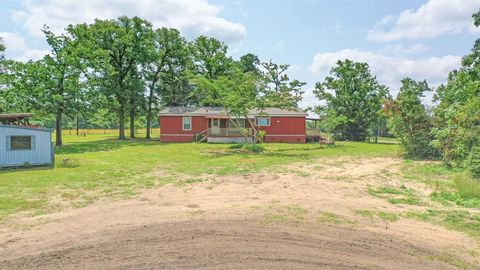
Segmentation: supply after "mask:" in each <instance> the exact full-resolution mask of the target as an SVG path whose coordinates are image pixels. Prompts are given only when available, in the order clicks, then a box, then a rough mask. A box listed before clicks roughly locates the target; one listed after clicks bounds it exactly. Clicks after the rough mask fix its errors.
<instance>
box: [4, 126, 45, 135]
mask: <svg viewBox="0 0 480 270" xmlns="http://www.w3.org/2000/svg"><path fill="white" fill-rule="evenodd" d="M0 128H16V129H27V130H34V131H41V132H50V133H52V132H53V130H52V129H44V128H33V127H23V126H14V125H0Z"/></svg>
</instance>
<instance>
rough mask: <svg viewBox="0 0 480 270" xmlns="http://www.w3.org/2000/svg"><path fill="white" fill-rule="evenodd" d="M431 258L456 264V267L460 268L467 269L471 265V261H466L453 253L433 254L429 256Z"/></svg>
mask: <svg viewBox="0 0 480 270" xmlns="http://www.w3.org/2000/svg"><path fill="white" fill-rule="evenodd" d="M428 258H429V259H431V260H437V261H441V262H444V263H448V264H450V265H452V266H455V267H458V268H462V269H466V268H467V267H468V266H469V263H468V262H466V261H463V260H461V259H459V258H457V257H455V256H453V255H451V254H446V253H445V254H440V255H433V256H429V257H428Z"/></svg>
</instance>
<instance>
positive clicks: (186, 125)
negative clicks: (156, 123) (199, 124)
mask: <svg viewBox="0 0 480 270" xmlns="http://www.w3.org/2000/svg"><path fill="white" fill-rule="evenodd" d="M182 125H183V130H192V117H190V116H185V117H183V118H182Z"/></svg>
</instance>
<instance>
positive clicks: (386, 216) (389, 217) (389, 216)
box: [377, 211, 399, 222]
mask: <svg viewBox="0 0 480 270" xmlns="http://www.w3.org/2000/svg"><path fill="white" fill-rule="evenodd" d="M377 217H378V218H379V219H381V220H383V221H389V222H395V221H397V220H398V219H399V217H398V215H397V214H395V213H387V212H383V211H379V212H377Z"/></svg>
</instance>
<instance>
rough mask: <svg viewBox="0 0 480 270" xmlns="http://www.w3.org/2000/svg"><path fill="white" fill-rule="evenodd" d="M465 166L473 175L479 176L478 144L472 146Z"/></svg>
mask: <svg viewBox="0 0 480 270" xmlns="http://www.w3.org/2000/svg"><path fill="white" fill-rule="evenodd" d="M467 167H468V169H469V170H470V171H471V172H472V174H473V175H474V176H475V177H477V178H480V146H474V147H472V150H471V152H470V157H469V158H468V161H467Z"/></svg>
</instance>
